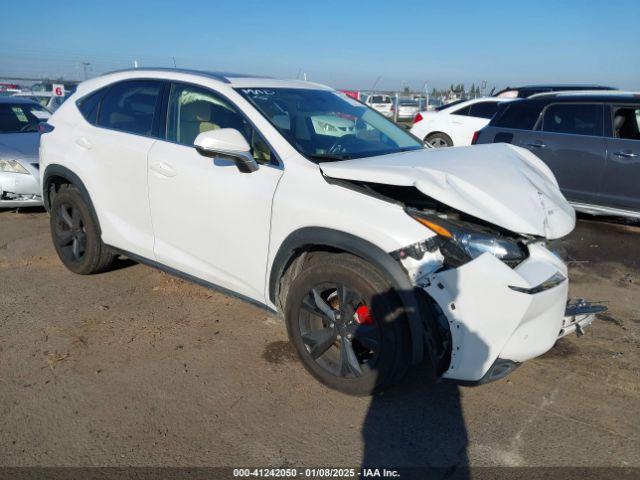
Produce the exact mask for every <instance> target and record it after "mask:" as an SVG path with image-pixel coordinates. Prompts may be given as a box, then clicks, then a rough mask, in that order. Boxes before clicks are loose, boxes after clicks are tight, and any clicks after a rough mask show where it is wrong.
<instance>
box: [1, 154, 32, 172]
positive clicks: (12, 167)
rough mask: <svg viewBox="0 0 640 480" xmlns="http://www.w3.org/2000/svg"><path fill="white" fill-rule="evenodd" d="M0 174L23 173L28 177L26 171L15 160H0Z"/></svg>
mask: <svg viewBox="0 0 640 480" xmlns="http://www.w3.org/2000/svg"><path fill="white" fill-rule="evenodd" d="M0 172H7V173H23V174H26V175H29V172H28V171H27V169H26V168H24V167H23V166H22V165H20V164H19V163H18V162H16V161H15V160H4V159H2V158H0Z"/></svg>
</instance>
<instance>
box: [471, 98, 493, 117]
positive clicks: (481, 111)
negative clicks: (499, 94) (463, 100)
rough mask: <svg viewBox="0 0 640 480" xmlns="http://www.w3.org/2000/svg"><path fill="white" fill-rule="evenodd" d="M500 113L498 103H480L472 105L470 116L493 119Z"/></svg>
mask: <svg viewBox="0 0 640 480" xmlns="http://www.w3.org/2000/svg"><path fill="white" fill-rule="evenodd" d="M497 111H498V102H480V103H474V104H473V105H471V111H470V112H469V116H471V117H479V118H491V117H493V116H494V115H495V113H496V112H497Z"/></svg>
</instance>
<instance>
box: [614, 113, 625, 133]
mask: <svg viewBox="0 0 640 480" xmlns="http://www.w3.org/2000/svg"><path fill="white" fill-rule="evenodd" d="M625 120H626V118H625V116H624V115H616V116H615V118H614V119H613V128H614V130H615V131H616V132H617V131H618V130H620V129H621V128H622V126H623V125H624V121H625Z"/></svg>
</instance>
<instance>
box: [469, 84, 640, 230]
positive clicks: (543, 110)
mask: <svg viewBox="0 0 640 480" xmlns="http://www.w3.org/2000/svg"><path fill="white" fill-rule="evenodd" d="M639 127H640V94H638V93H625V92H619V91H612V92H605V91H603V92H558V93H549V94H539V95H535V96H532V97H530V98H528V99H522V100H515V101H512V102H506V103H504V104H502V105H501V106H500V108H499V109H498V112H497V113H496V115H495V116H494V117H493V119H492V120H491V122H490V123H489V124H488V125H487V126H486V127H484V128H483V129H482V130H480V131H479V132H476V134H475V135H474V137H475V138H474V143H499V142H504V143H511V144H513V145H517V146H520V147H524V148H526V149H528V150H530V151H531V152H533V153H535V154H536V155H537V156H538V157H539V158H540V159H542V160H543V161H544V162H545V163H546V164H547V165H548V166H549V168H551V170H552V171H553V173H554V174H555V176H556V178H557V179H558V183H559V184H560V189H561V190H562V192H563V194H564V195H565V196H566V197H567V199H568V200H569V201H570V202H571V203H572V204H573V206H574V207H575V208H576V210H578V211H583V212H587V213H592V214H601V215H614V216H623V217H630V218H640V128H639ZM497 173H498V174H499V172H497Z"/></svg>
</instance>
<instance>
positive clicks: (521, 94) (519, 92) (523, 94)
mask: <svg viewBox="0 0 640 480" xmlns="http://www.w3.org/2000/svg"><path fill="white" fill-rule="evenodd" d="M576 90H589V91H601V90H605V91H606V90H616V89H615V88H613V87H605V86H604V85H589V84H582V85H578V84H552V85H524V86H522V87H513V88H512V87H507V88H505V89H504V90H500V91H499V92H498V93H496V94H495V95H494V97H499V98H528V97H530V96H532V95H537V94H538V93H550V92H568V91H576Z"/></svg>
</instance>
